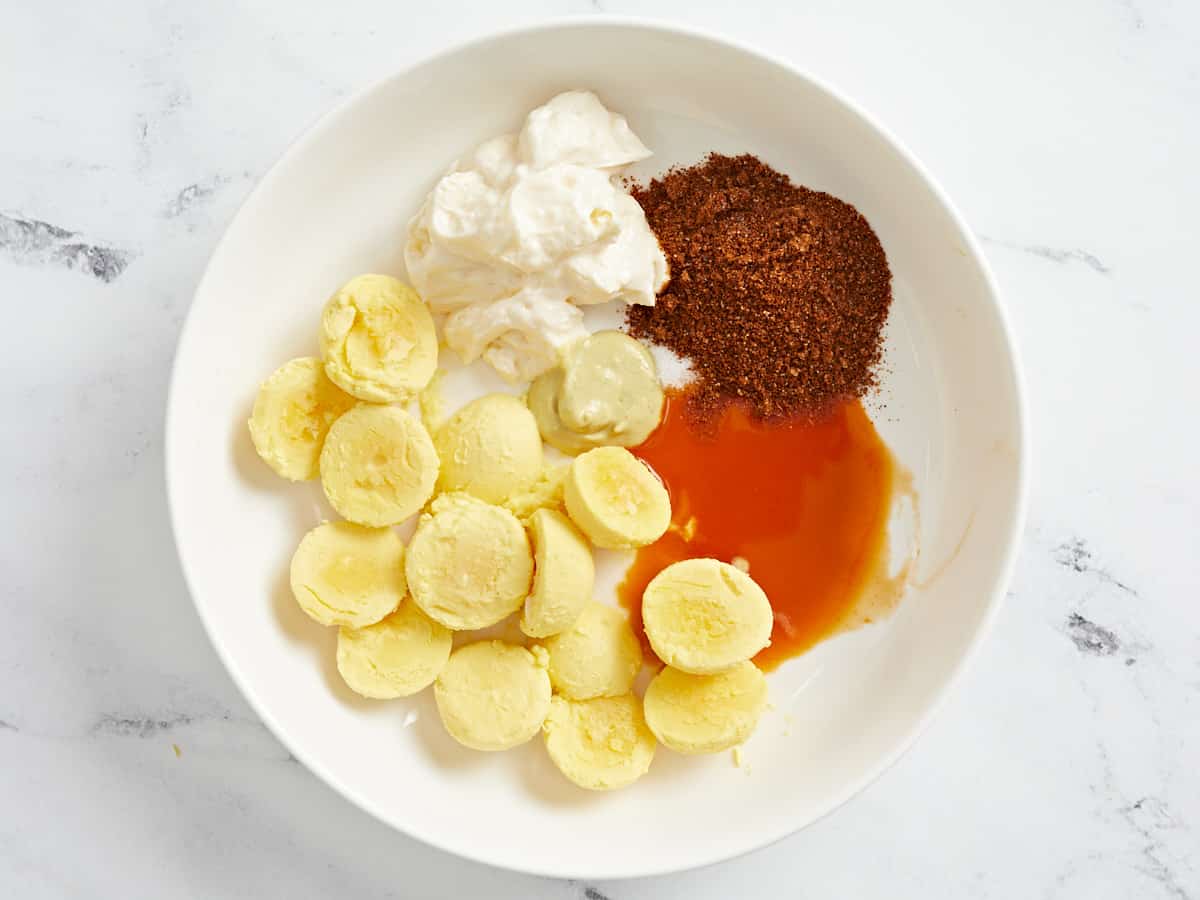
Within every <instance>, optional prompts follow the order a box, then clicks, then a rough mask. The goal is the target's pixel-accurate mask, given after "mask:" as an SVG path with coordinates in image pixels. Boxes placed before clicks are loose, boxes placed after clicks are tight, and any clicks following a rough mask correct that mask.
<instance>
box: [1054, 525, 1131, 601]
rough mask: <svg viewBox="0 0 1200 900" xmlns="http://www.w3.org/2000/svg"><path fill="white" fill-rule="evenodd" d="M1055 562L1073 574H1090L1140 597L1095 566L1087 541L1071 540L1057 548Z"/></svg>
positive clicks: (1055, 549) (1118, 580) (1108, 573)
mask: <svg viewBox="0 0 1200 900" xmlns="http://www.w3.org/2000/svg"><path fill="white" fill-rule="evenodd" d="M1054 560H1055V562H1057V563H1058V564H1059V565H1060V566H1062V567H1064V568H1066V569H1070V570H1071V571H1072V572H1078V573H1079V574H1081V575H1086V574H1090V575H1092V576H1094V577H1095V578H1099V579H1100V580H1101V581H1103V582H1104V583H1105V584H1110V585H1112V586H1113V587H1115V588H1117V589H1118V590H1121V591H1124V592H1125V593H1126V594H1129V595H1131V596H1133V597H1136V596H1138V592H1137V591H1135V590H1134V589H1133V588H1132V587H1130V586H1129V585H1128V584H1126V583H1125V582H1123V581H1121V580H1120V579H1118V578H1116V577H1114V576H1113V575H1112V574H1111V573H1110V572H1109V571H1108V570H1107V569H1104V568H1102V567H1101V566H1098V565H1096V564H1095V562H1094V561H1093V558H1092V551H1091V550H1090V549H1089V548H1088V545H1087V541H1085V540H1084V539H1083V538H1077V537H1076V538H1071V539H1070V540H1067V541H1064V542H1063V543H1061V544H1059V545H1058V546H1057V547H1055V548H1054Z"/></svg>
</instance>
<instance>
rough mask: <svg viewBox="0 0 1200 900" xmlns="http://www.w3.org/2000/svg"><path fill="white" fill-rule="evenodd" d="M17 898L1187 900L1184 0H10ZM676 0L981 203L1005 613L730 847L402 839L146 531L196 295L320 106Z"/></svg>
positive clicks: (1196, 743)
mask: <svg viewBox="0 0 1200 900" xmlns="http://www.w3.org/2000/svg"><path fill="white" fill-rule="evenodd" d="M0 9H2V12H3V19H4V22H5V25H4V28H3V29H0V59H2V60H3V61H4V62H3V65H2V68H3V71H4V77H2V78H0V97H2V102H0V135H3V138H2V139H0V304H2V308H3V309H4V312H5V320H6V321H7V322H8V323H9V325H8V326H7V327H8V328H9V337H8V338H7V339H6V340H5V351H4V354H3V367H2V370H3V378H2V379H0V397H2V399H3V404H2V407H0V408H3V410H4V415H3V422H4V424H3V426H0V432H2V434H3V438H2V439H0V472H3V476H2V479H3V496H4V503H3V504H0V571H2V572H3V579H2V582H3V583H2V586H0V612H2V614H3V621H4V624H5V629H4V639H3V647H4V650H3V653H2V654H0V672H2V678H0V773H2V774H0V809H3V814H0V895H3V896H7V897H22V898H40V897H97V898H99V897H125V898H141V897H146V898H167V897H171V898H173V897H205V898H210V897H262V896H289V897H297V898H300V897H327V896H346V897H421V898H426V897H428V898H436V897H447V898H448V897H456V898H457V897H470V896H487V897H492V898H518V897H519V898H550V900H567V898H587V900H600V898H606V897H607V898H611V900H639V898H663V900H670V898H683V897H687V898H689V900H699V898H708V897H713V898H717V897H731V896H751V895H755V896H776V895H778V896H785V895H786V896H814V897H816V896H847V897H861V898H871V897H892V896H930V897H955V898H976V897H977V898H985V897H1042V898H1076V897H1077V898H1087V900H1098V898H1108V897H1140V898H1164V900H1167V898H1175V900H1185V898H1200V854H1198V852H1197V851H1198V848H1200V766H1198V765H1197V761H1198V760H1200V563H1198V561H1197V560H1198V559H1200V554H1197V552H1196V537H1195V534H1196V531H1195V529H1196V526H1197V523H1200V475H1198V473H1200V467H1198V466H1197V462H1196V448H1195V446H1194V445H1193V444H1192V440H1193V439H1195V438H1197V437H1198V436H1200V431H1198V430H1197V424H1196V411H1197V403H1196V397H1195V390H1196V387H1197V386H1198V385H1200V377H1198V376H1200V365H1198V364H1197V354H1196V351H1195V350H1194V348H1193V346H1192V344H1193V342H1194V341H1195V340H1196V335H1197V334H1200V304H1198V303H1197V287H1196V276H1195V273H1193V272H1192V270H1191V266H1192V263H1193V262H1195V260H1196V255H1197V247H1198V246H1200V214H1197V210H1198V209H1200V177H1198V176H1197V173H1196V161H1197V160H1198V159H1200V55H1198V54H1197V53H1196V46H1197V45H1196V41H1197V35H1198V34H1200V6H1197V5H1196V4H1194V3H1185V2H1177V0H1066V2H1060V3H1053V4H1049V3H1043V2H1037V0H1013V2H1009V3H1003V4H1000V3H963V4H949V3H943V2H939V0H909V2H905V3H891V2H886V0H874V2H854V3H846V4H841V3H830V2H814V3H803V4H798V3H797V4H776V3H770V2H766V0H743V2H741V3H738V4H726V3H718V2H712V0H690V2H687V3H684V2H680V0H659V2H653V3H638V4H632V3H618V2H615V0H593V2H592V3H590V4H589V3H587V2H574V0H520V2H512V3H507V4H489V3H479V2H477V3H469V2H462V0H443V2H441V3H438V4H436V5H435V6H424V7H417V6H416V5H415V4H404V3H391V4H388V3H380V2H378V0H340V2H338V3H316V2H311V0H303V2H297V0H289V2H284V0H258V2H248V0H219V2H214V3H182V2H179V0H114V2H111V3H104V4H95V3H92V4H85V3H76V2H67V3H26V2H20V0H7V2H4V3H3V4H2V6H0ZM596 11H600V12H608V13H632V12H637V13H641V14H647V15H654V16H661V17H664V18H669V19H676V20H678V21H681V22H686V23H689V24H693V25H699V26H704V27H707V28H711V29H713V30H717V31H721V32H726V33H728V34H730V35H731V36H734V37H736V38H740V39H743V40H746V41H749V42H752V43H755V44H758V45H760V46H762V47H764V48H766V49H768V50H770V51H773V52H774V53H776V54H779V55H782V56H785V57H787V58H789V59H792V60H794V61H796V62H798V63H799V64H801V65H802V66H805V67H807V68H809V69H810V70H812V71H813V72H815V73H818V74H819V75H821V76H823V77H824V78H826V79H828V80H830V81H831V82H833V83H834V84H836V85H838V86H839V87H840V88H842V89H843V90H845V91H846V92H847V93H849V94H850V95H851V96H853V97H855V98H856V99H857V100H859V101H860V102H861V103H863V104H864V105H865V106H866V107H867V108H868V109H870V110H872V111H873V112H874V113H876V114H877V115H878V116H879V118H880V119H881V120H882V121H883V122H884V123H885V124H886V125H887V126H888V127H889V128H890V129H891V130H892V131H894V132H895V133H896V134H897V135H899V136H900V137H901V139H902V140H904V141H905V142H906V143H907V144H908V145H909V146H910V147H911V148H912V149H913V150H914V151H915V152H916V153H917V155H918V156H920V157H921V158H922V159H923V160H924V161H925V163H926V164H927V165H928V166H929V168H930V169H931V170H932V171H933V172H935V173H937V175H938V177H939V178H940V180H941V182H942V184H943V185H944V186H945V187H946V188H947V190H948V191H949V193H950V194H951V196H952V197H954V198H955V200H956V202H957V203H958V205H959V207H960V209H961V210H962V211H963V213H964V214H965V216H966V218H967V220H968V221H969V222H970V223H971V224H972V226H973V227H974V228H975V229H976V231H977V232H978V234H979V235H980V237H981V238H982V240H983V241H984V245H985V248H986V250H987V253H988V256H989V258H990V260H991V262H992V265H993V266H994V268H995V271H996V273H997V275H998V277H999V280H1000V283H1001V286H1002V288H1003V290H1004V292H1005V294H1006V298H1007V302H1008V304H1009V306H1010V309H1011V310H1012V313H1013V319H1014V322H1015V325H1016V328H1017V332H1018V339H1019V344H1020V347H1021V349H1022V351H1023V354H1024V361H1025V367H1026V374H1027V379H1028V383H1029V396H1030V400H1031V412H1032V428H1033V447H1034V454H1035V456H1034V480H1033V494H1032V504H1031V514H1030V519H1029V523H1028V528H1027V531H1026V534H1025V536H1024V541H1023V547H1022V553H1021V559H1020V562H1019V564H1018V567H1017V571H1016V576H1015V579H1014V581H1013V583H1012V585H1011V590H1010V594H1009V598H1008V603H1007V605H1006V606H1005V608H1004V610H1003V612H1002V614H1001V616H1000V619H999V623H998V625H997V627H996V629H995V632H994V633H993V634H992V636H991V638H990V640H989V641H988V642H987V644H986V647H985V649H984V650H983V652H982V653H981V654H980V656H979V657H978V658H977V660H976V661H975V664H974V666H973V667H972V669H971V670H970V672H969V674H968V675H967V677H966V678H965V679H964V680H963V682H962V683H961V684H960V687H959V689H958V690H957V691H956V692H955V694H954V696H953V699H952V700H951V701H950V702H949V703H948V704H947V705H946V707H945V708H944V710H943V712H942V713H941V715H940V716H939V717H938V719H937V720H936V722H935V723H934V725H933V726H932V727H931V728H930V729H929V731H928V732H927V733H926V735H925V736H924V737H923V738H922V739H921V740H920V741H919V742H918V743H917V745H916V746H915V748H914V749H913V750H912V751H911V752H910V753H909V754H908V755H907V756H906V757H905V758H904V759H903V760H902V761H901V762H900V763H899V764H898V765H897V766H896V767H895V768H894V769H893V770H892V771H890V772H889V773H888V774H887V775H885V776H884V777H883V778H882V779H881V780H880V781H879V782H878V783H876V784H875V785H874V786H873V787H871V788H870V789H868V790H867V791H866V792H865V793H864V794H862V795H861V796H860V797H858V798H857V799H855V800H853V801H852V802H851V803H849V804H848V805H847V806H846V807H844V808H843V809H842V810H840V811H838V812H837V813H835V814H834V815H832V816H830V817H829V818H827V819H825V820H824V821H821V822H819V823H818V824H816V825H814V826H813V827H811V828H809V829H808V830H806V831H804V832H802V833H800V834H798V835H795V836H793V837H791V838H790V839H787V840H785V841H783V842H781V843H779V844H778V845H776V846H773V847H771V848H769V849H766V850H764V851H761V852H758V853H755V854H752V855H750V856H748V857H745V858H742V859H739V860H736V861H733V862H730V863H726V864H723V865H719V866H716V867H713V868H709V869H705V870H701V871H697V872H691V873H686V874H681V875H676V876H670V877H663V878H657V879H652V880H646V881H630V882H615V883H609V884H582V883H570V882H556V881H550V880H544V879H537V878H532V877H526V876H522V875H516V874H510V873H505V872H499V871H495V870H492V869H488V868H486V867H483V866H480V865H475V864H472V863H468V862H464V861H462V860H459V859H455V858H452V857H449V856H446V855H444V854H442V853H440V852H438V851H435V850H432V849H430V848H427V847H425V846H423V845H421V844H418V843H416V842H415V841H412V840H410V839H408V838H405V837H403V836H400V835H398V834H396V833H395V832H392V831H391V830H389V829H388V828H386V827H385V826H383V825H381V824H379V823H378V822H376V821H375V820H373V819H371V818H369V817H368V816H367V815H365V814H364V813H361V812H359V811H358V810H357V809H355V808H354V807H352V806H351V805H350V804H349V803H347V802H345V801H344V800H342V799H341V798H340V797H339V796H338V795H336V794H335V793H334V792H333V791H331V790H330V789H329V788H327V787H325V785H324V784H323V783H321V782H320V781H318V780H317V779H316V778H315V777H314V776H312V775H311V774H309V773H308V772H307V771H306V770H305V769H303V768H302V767H301V766H300V765H298V764H297V763H296V761H295V760H294V759H293V758H292V757H291V756H290V754H289V753H288V752H287V751H286V750H285V749H284V748H283V747H282V746H280V745H279V743H278V742H277V741H276V740H275V739H274V738H273V737H272V736H271V735H270V734H269V733H268V732H267V731H266V729H265V728H264V727H263V726H262V724H261V723H260V722H259V721H258V719H257V718H256V717H255V716H254V714H253V713H252V712H251V711H250V710H249V708H248V707H247V705H246V704H245V702H244V701H243V700H242V699H241V697H240V696H239V694H238V692H237V690H236V689H235V688H234V686H233V684H232V682H231V681H230V680H229V678H228V676H227V675H226V674H225V672H224V670H223V669H222V668H221V665H220V663H219V662H218V661H217V658H216V656H215V654H214V653H213V650H212V648H211V647H210V645H209V643H208V641H207V639H206V637H205V635H204V633H203V631H202V629H201V626H200V623H199V621H198V619H197V618H196V615H195V614H194V612H193V610H192V606H191V601H190V600H189V598H188V595H187V591H186V590H185V588H184V584H183V581H182V578H181V575H180V571H179V567H178V563H177V561H176V556H175V552H174V548H173V545H172V541H171V536H170V531H169V526H168V522H167V511H166V502H165V498H164V489H163V472H162V470H163V458H162V456H163V446H162V431H163V413H164V406H165V402H166V382H167V373H168V369H169V366H170V364H171V358H172V354H173V352H174V347H175V342H176V338H177V335H178V332H179V328H180V325H181V323H182V321H183V318H184V316H185V314H186V312H187V308H188V304H189V302H190V299H191V295H192V291H193V288H194V286H195V284H196V282H197V279H198V278H199V276H200V273H201V272H202V270H203V268H204V265H205V262H206V260H207V258H208V256H209V254H210V253H211V251H212V249H213V246H214V244H215V242H216V241H217V239H218V237H219V236H220V234H221V232H222V230H223V229H224V227H225V225H226V224H227V223H228V221H229V219H230V217H231V216H232V215H233V212H234V210H235V209H236V207H237V205H238V203H239V201H240V200H241V199H242V198H243V197H244V196H245V194H246V192H247V191H248V190H249V189H250V187H251V186H252V185H253V184H254V182H255V180H256V179H257V178H258V177H259V176H260V175H261V174H262V173H263V172H264V171H265V170H266V169H267V168H268V167H269V166H270V165H271V163H272V162H273V160H274V159H275V158H276V157H277V156H278V155H279V153H280V152H281V151H282V149H283V148H284V147H285V146H286V144H287V143H288V142H289V141H290V140H291V139H292V137H293V136H295V135H296V134H297V133H298V132H299V131H300V130H301V129H302V128H303V127H304V126H305V125H307V124H308V123H309V122H310V121H311V120H312V119H313V118H314V117H316V116H317V115H318V114H320V113H321V112H323V111H324V110H325V109H327V108H328V107H329V106H330V105H331V104H333V103H335V102H336V101H337V100H338V99H339V98H341V97H343V96H345V95H346V94H347V93H348V92H350V91H352V90H353V89H354V88H355V87H357V86H360V85H362V84H364V83H366V82H368V81H370V80H372V79H375V78H377V77H379V76H381V75H383V74H384V73H386V72H388V71H389V70H392V69H394V68H396V67H398V66H399V65H401V64H403V63H404V62H405V61H407V60H410V59H413V58H415V57H417V56H419V55H423V54H425V53H427V52H429V51H430V50H432V49H434V48H436V47H439V46H441V45H444V44H445V43H447V42H449V41H451V40H454V39H457V38H460V37H463V36H466V35H469V34H476V33H479V32H482V31H485V30H488V29H491V28H496V27H500V26H504V25H509V24H512V23H514V22H518V21H524V20H529V21H533V20H536V19H539V18H544V17H548V16H552V15H567V14H575V13H586V12H591V13H594V12H596Z"/></svg>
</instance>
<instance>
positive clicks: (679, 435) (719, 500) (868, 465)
mask: <svg viewBox="0 0 1200 900" xmlns="http://www.w3.org/2000/svg"><path fill="white" fill-rule="evenodd" d="M685 406H686V403H685V397H684V396H683V394H682V392H670V393H669V394H668V399H667V408H666V411H665V413H664V415H663V421H662V423H661V424H660V425H659V427H658V430H657V431H655V432H654V434H652V435H651V436H650V438H649V439H648V440H647V441H646V442H645V443H644V444H642V445H641V446H640V447H637V448H635V449H634V452H635V453H636V454H637V455H638V456H640V457H641V458H642V459H644V460H645V461H646V462H648V463H649V464H650V465H651V466H652V467H653V468H654V470H655V471H656V472H658V474H659V476H660V477H661V478H662V480H663V481H664V482H665V483H666V486H667V489H668V491H669V492H670V494H671V506H672V523H671V528H670V530H669V531H668V532H667V533H666V534H665V535H663V537H662V538H660V539H659V540H658V541H657V542H655V543H654V544H651V545H650V546H649V547H643V548H642V549H641V550H639V551H638V552H637V556H636V558H635V560H634V562H633V565H632V566H630V568H629V571H628V573H626V575H625V579H624V581H622V582H621V584H620V586H619V588H618V595H619V597H620V599H621V602H622V603H623V604H624V605H625V606H626V607H627V608H628V609H629V611H630V614H631V617H632V619H633V624H634V627H635V630H636V632H637V633H638V634H639V635H643V637H644V632H643V630H642V624H641V598H642V592H643V590H644V589H645V587H646V585H647V584H648V583H649V581H650V579H651V578H653V577H654V576H655V575H656V574H658V573H659V572H660V571H661V570H662V569H663V568H664V567H666V566H668V565H670V564H671V563H673V562H677V561H679V560H681V559H688V558H691V557H697V556H710V557H713V558H715V559H720V560H723V561H725V562H731V561H733V560H734V559H735V558H736V557H741V558H742V559H744V560H746V561H747V562H748V563H749V572H750V576H751V577H752V578H753V579H754V580H755V581H757V582H758V583H759V585H761V586H762V588H763V590H764V591H766V593H767V597H768V598H769V599H770V601H771V607H772V609H773V610H774V613H775V628H774V631H773V632H772V634H771V646H769V647H767V648H766V649H765V650H763V651H762V652H761V653H759V654H758V656H757V657H756V658H755V662H756V663H757V664H758V665H759V666H760V667H763V668H766V669H772V668H774V667H775V666H777V665H779V664H780V663H781V662H783V661H784V660H786V659H788V658H789V657H792V656H796V655H798V654H800V653H802V652H803V651H805V650H807V649H808V648H809V647H812V646H813V645H814V644H816V643H817V642H818V641H820V640H822V639H823V638H826V637H828V636H830V635H831V634H833V633H834V632H836V631H838V630H839V628H840V627H842V626H844V625H845V623H846V621H847V619H848V618H850V617H851V615H852V614H853V612H854V610H855V605H856V603H857V602H858V600H859V598H860V596H861V595H862V594H863V592H864V589H865V588H866V587H867V584H868V582H869V581H870V579H871V578H872V576H873V575H874V573H875V572H876V571H877V570H878V562H879V559H880V556H881V554H882V553H883V550H884V548H885V547H886V536H887V521H888V515H889V510H890V506H891V495H892V488H893V478H894V465H893V462H892V456H891V454H890V453H889V452H888V449H887V447H886V446H885V445H884V444H883V441H881V440H880V438H879V435H878V434H877V433H876V431H875V426H874V425H873V424H872V423H871V420H870V419H869V418H868V417H867V414H866V412H865V411H864V410H863V408H862V404H861V403H859V402H858V401H857V400H853V401H848V402H845V403H843V404H841V405H839V406H838V407H836V408H835V409H834V410H832V411H831V412H830V413H829V414H828V415H827V416H826V417H825V418H823V419H822V420H820V421H818V422H816V423H810V422H791V423H789V422H784V423H778V422H771V423H767V422H762V421H759V420H756V419H753V418H751V417H750V416H749V415H748V414H747V413H746V412H745V411H744V410H743V409H742V408H740V407H738V406H736V405H731V406H729V407H727V408H726V409H725V411H724V412H723V413H721V417H720V419H719V420H718V422H717V425H716V429H715V433H709V434H704V433H702V432H701V431H700V429H698V428H697V427H696V425H694V424H693V423H692V421H691V420H690V419H689V417H688V416H687V415H686V413H685V409H684V407H685ZM647 649H648V648H647Z"/></svg>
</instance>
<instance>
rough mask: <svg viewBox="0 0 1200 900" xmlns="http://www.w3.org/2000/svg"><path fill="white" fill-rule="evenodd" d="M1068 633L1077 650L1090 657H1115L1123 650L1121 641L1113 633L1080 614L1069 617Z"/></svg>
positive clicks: (1072, 614)
mask: <svg viewBox="0 0 1200 900" xmlns="http://www.w3.org/2000/svg"><path fill="white" fill-rule="evenodd" d="M1066 631H1067V636H1068V637H1069V638H1070V639H1071V642H1072V643H1073V644H1074V645H1075V648H1076V649H1077V650H1078V651H1079V652H1080V653H1084V654H1087V655H1088V656H1113V655H1115V654H1116V653H1117V652H1118V651H1120V649H1121V641H1120V639H1119V638H1118V637H1117V636H1116V635H1115V634H1114V633H1113V632H1112V631H1110V630H1109V629H1107V628H1103V627H1101V626H1100V625H1097V624H1096V623H1095V622H1091V621H1089V620H1087V619H1085V618H1084V617H1083V616H1081V615H1079V613H1071V614H1070V615H1069V616H1067V626H1066Z"/></svg>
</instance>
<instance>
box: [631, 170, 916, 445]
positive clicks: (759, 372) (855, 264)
mask: <svg viewBox="0 0 1200 900" xmlns="http://www.w3.org/2000/svg"><path fill="white" fill-rule="evenodd" d="M633 196H634V197H635V198H636V199H637V201H638V202H639V203H640V204H641V205H642V209H644V210H645V212H646V218H647V220H648V221H649V223H650V227H651V228H652V229H653V230H654V233H655V235H656V236H657V237H658V241H659V243H660V244H661V245H662V248H663V252H664V253H665V254H666V256H667V261H668V262H669V264H670V272H671V281H670V283H669V284H668V285H667V286H666V288H664V289H663V291H662V292H661V293H660V294H659V296H658V302H657V305H655V306H653V307H647V306H632V307H630V308H629V310H628V312H627V326H628V329H629V332H630V334H632V335H634V336H635V337H639V338H643V339H646V340H649V341H652V342H654V343H658V344H662V345H663V346H666V347H668V348H670V349H671V350H673V351H674V352H675V353H677V354H678V355H680V356H682V357H685V358H687V359H688V360H690V361H691V363H692V367H693V369H694V371H695V373H696V375H697V376H698V382H697V384H696V385H695V386H694V388H693V389H692V390H690V391H689V392H688V394H689V404H690V409H691V411H692V413H693V414H694V416H695V418H696V419H697V420H698V421H711V420H712V418H713V416H714V414H715V413H717V412H719V411H720V410H721V409H723V408H724V407H725V406H726V405H727V404H728V403H730V402H738V403H743V404H745V405H746V406H747V407H748V408H749V409H750V411H751V413H752V414H754V415H755V416H757V417H759V418H764V419H776V418H784V417H791V416H796V415H802V416H807V417H815V416H819V415H820V414H821V413H823V412H824V411H825V410H827V409H828V408H829V407H830V406H831V405H832V404H834V403H836V402H837V401H839V400H843V399H848V398H852V397H861V396H862V395H863V394H864V393H866V391H868V390H869V389H870V388H872V387H874V386H875V370H876V367H877V366H878V364H879V362H880V358H881V354H882V351H883V326H884V322H885V321H886V319H887V313H888V307H889V306H890V305H891V300H892V289H891V280H892V276H891V271H890V270H889V269H888V264H887V258H886V256H885V255H884V252H883V247H882V246H881V245H880V243H879V238H878V237H876V235H875V232H874V231H873V230H872V229H871V226H870V225H869V224H868V223H867V220H866V219H865V218H863V216H862V215H861V214H859V212H858V210H856V209H855V208H854V207H853V206H851V205H850V204H848V203H844V202H843V201H841V200H839V199H837V198H836V197H833V196H831V195H829V194H824V193H821V192H819V191H811V190H809V189H808V188H804V187H799V186H797V185H794V184H792V182H791V181H790V180H789V179H788V177H787V176H786V175H782V174H780V173H779V172H776V171H775V170H774V169H772V168H771V167H770V166H768V165H766V164H765V163H763V162H762V161H761V160H759V159H757V158H756V157H754V156H749V155H743V156H736V157H730V156H721V155H718V154H715V153H714V154H712V155H710V156H709V157H708V158H707V159H706V160H705V161H704V162H703V163H701V164H699V165H696V166H691V167H689V168H684V169H673V170H671V171H669V172H668V173H667V174H666V175H664V176H663V177H661V178H657V179H655V180H654V181H652V182H651V183H650V184H649V185H647V186H644V187H642V186H635V187H634V189H633Z"/></svg>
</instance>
